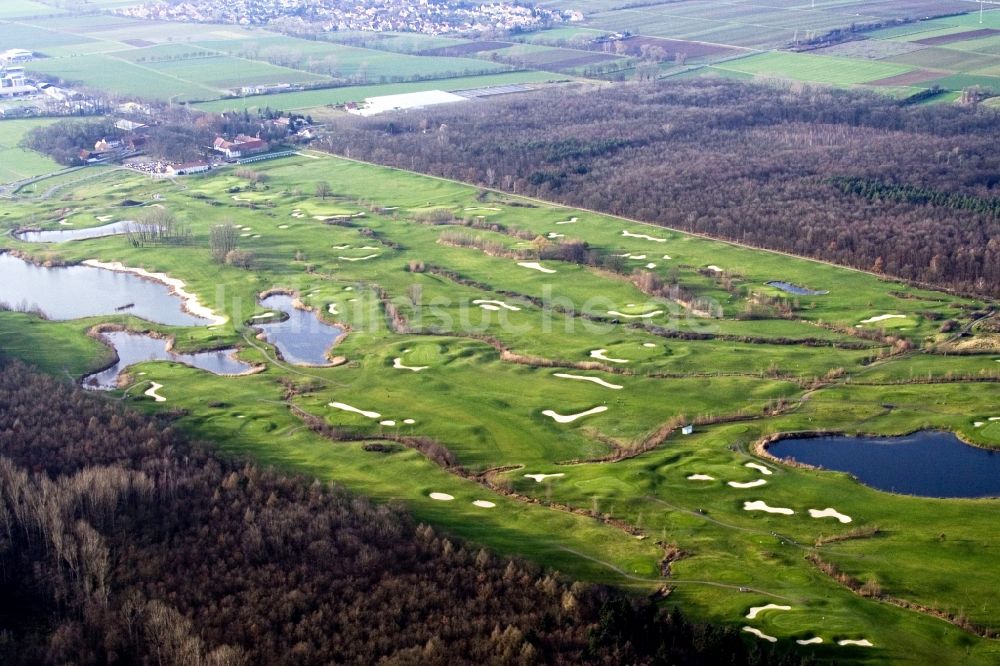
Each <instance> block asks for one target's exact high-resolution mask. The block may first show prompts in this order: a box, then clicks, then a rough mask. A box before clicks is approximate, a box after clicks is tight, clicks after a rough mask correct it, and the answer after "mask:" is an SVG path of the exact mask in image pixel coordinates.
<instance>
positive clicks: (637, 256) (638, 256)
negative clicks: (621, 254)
mask: <svg viewBox="0 0 1000 666" xmlns="http://www.w3.org/2000/svg"><path fill="white" fill-rule="evenodd" d="M626 256H627V257H628V258H629V259H635V260H636V261H642V260H643V259H645V258H646V255H644V254H629V255H626Z"/></svg>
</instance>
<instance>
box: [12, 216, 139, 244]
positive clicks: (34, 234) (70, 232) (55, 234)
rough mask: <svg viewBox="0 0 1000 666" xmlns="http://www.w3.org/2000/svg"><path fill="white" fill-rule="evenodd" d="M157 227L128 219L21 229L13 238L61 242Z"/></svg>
mask: <svg viewBox="0 0 1000 666" xmlns="http://www.w3.org/2000/svg"><path fill="white" fill-rule="evenodd" d="M157 228H158V227H153V226H149V225H145V226H143V225H139V224H136V223H135V222H132V221H129V220H122V221H121V222H112V223H111V224H105V225H103V226H100V227H89V228H87V229H54V230H51V231H22V232H20V233H17V234H15V235H14V236H15V238H17V239H18V240H23V241H26V242H28V243H62V242H65V241H78V240H88V239H90V238H104V237H106V236H120V235H124V234H127V233H129V232H130V231H141V230H144V229H145V230H147V231H152V230H154V229H157Z"/></svg>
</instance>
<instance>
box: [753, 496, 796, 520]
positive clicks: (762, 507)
mask: <svg viewBox="0 0 1000 666" xmlns="http://www.w3.org/2000/svg"><path fill="white" fill-rule="evenodd" d="M743 510H744V511H766V512H767V513H780V514H783V515H785V516H790V515H792V514H793V513H795V512H794V511H792V510H791V509H786V508H784V507H780V506H768V505H767V504H766V503H765V502H762V501H760V500H757V501H755V502H743Z"/></svg>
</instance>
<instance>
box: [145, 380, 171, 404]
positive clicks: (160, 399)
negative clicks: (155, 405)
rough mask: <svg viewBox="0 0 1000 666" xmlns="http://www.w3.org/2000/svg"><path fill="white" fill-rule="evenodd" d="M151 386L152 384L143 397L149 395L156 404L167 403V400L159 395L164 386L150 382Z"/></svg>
mask: <svg viewBox="0 0 1000 666" xmlns="http://www.w3.org/2000/svg"><path fill="white" fill-rule="evenodd" d="M149 384H150V386H149V388H148V389H146V392H145V393H143V395H148V396H149V397H150V398H152V399H153V400H155V401H156V402H166V401H167V399H166V398H164V397H163V396H162V395H160V394H159V393H157V391H159V390H160V389H161V388H163V384H157V383H156V382H149Z"/></svg>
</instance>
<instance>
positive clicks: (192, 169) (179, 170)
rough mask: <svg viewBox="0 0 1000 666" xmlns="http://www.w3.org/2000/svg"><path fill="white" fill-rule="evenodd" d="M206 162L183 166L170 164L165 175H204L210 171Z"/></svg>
mask: <svg viewBox="0 0 1000 666" xmlns="http://www.w3.org/2000/svg"><path fill="white" fill-rule="evenodd" d="M211 168H212V167H211V165H209V164H208V163H207V162H185V163H184V164H171V165H169V166H168V167H167V174H168V175H171V176H189V175H191V174H193V173H204V172H205V171H208V170H209V169H211Z"/></svg>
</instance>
